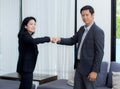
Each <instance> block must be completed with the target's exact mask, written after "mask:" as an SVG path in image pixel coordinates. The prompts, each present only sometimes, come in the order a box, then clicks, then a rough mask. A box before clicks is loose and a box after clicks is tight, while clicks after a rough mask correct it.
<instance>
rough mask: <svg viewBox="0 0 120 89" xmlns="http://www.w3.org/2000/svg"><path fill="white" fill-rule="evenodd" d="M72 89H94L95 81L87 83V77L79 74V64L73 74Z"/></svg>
mask: <svg viewBox="0 0 120 89" xmlns="http://www.w3.org/2000/svg"><path fill="white" fill-rule="evenodd" d="M73 89H96V85H95V81H94V82H92V81H89V80H88V78H87V76H85V75H83V74H81V73H80V68H79V63H78V65H77V68H76V72H75V77H74V88H73Z"/></svg>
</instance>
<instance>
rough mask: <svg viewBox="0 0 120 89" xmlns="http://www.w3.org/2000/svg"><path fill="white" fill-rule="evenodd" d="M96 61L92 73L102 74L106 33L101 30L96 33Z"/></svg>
mask: <svg viewBox="0 0 120 89" xmlns="http://www.w3.org/2000/svg"><path fill="white" fill-rule="evenodd" d="M94 35H95V37H94V40H95V59H94V64H93V69H92V71H95V72H97V73H98V72H100V67H101V62H102V59H103V55H104V32H103V30H101V29H97V30H96V31H95V34H94Z"/></svg>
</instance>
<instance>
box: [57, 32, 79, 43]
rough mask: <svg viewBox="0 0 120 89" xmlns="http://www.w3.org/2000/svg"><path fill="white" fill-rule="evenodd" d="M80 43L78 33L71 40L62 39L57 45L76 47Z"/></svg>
mask: <svg viewBox="0 0 120 89" xmlns="http://www.w3.org/2000/svg"><path fill="white" fill-rule="evenodd" d="M77 42H78V32H77V33H76V34H75V35H73V37H70V38H61V40H60V42H58V43H57V44H61V45H74V44H76V43H77Z"/></svg>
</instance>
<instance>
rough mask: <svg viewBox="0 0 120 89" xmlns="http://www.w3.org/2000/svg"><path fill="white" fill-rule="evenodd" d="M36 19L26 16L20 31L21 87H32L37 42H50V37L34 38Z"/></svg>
mask: <svg viewBox="0 0 120 89" xmlns="http://www.w3.org/2000/svg"><path fill="white" fill-rule="evenodd" d="M35 27H36V19H35V18H34V17H26V18H25V19H24V20H23V22H22V24H21V29H20V31H19V33H18V39H19V59H18V64H17V72H18V73H19V74H20V76H21V83H20V87H19V89H31V88H32V80H33V71H34V68H35V65H36V60H37V55H38V48H37V44H39V43H45V42H50V38H49V37H41V38H32V35H33V34H34V32H35Z"/></svg>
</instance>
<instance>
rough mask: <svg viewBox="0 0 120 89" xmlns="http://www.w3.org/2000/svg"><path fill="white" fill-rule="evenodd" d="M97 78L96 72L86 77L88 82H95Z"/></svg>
mask: <svg viewBox="0 0 120 89" xmlns="http://www.w3.org/2000/svg"><path fill="white" fill-rule="evenodd" d="M96 78H97V73H96V72H91V73H90V74H89V75H88V79H89V80H90V81H95V80H96Z"/></svg>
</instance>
